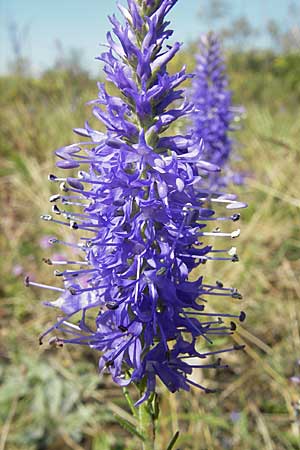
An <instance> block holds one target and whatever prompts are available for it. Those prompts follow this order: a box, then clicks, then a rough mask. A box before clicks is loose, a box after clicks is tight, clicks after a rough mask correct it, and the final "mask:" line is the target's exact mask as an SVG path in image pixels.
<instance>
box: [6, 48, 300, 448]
mask: <svg viewBox="0 0 300 450" xmlns="http://www.w3.org/2000/svg"><path fill="white" fill-rule="evenodd" d="M297 57H298V59H297ZM297 57H296V56H295V55H291V56H290V55H287V56H286V57H284V56H281V57H274V55H273V56H272V55H269V54H263V53H259V54H256V55H255V54H252V53H249V54H248V55H231V57H230V58H229V72H230V76H231V82H232V83H231V87H232V89H233V90H234V91H235V100H236V103H241V104H243V105H244V106H245V107H246V110H247V113H246V115H245V118H244V120H243V125H242V129H241V131H239V132H238V134H237V136H236V137H237V139H238V140H239V142H240V148H239V154H240V159H239V160H237V161H236V163H235V166H236V168H237V169H239V170H240V169H241V170H243V171H245V172H247V174H248V178H247V182H246V184H245V186H241V187H236V186H233V187H232V188H231V191H234V192H237V191H238V192H239V196H240V198H241V199H242V200H243V201H246V202H247V203H248V204H249V207H248V208H247V210H244V211H243V214H242V220H241V231H242V232H241V236H240V238H239V239H238V240H237V241H236V245H237V247H238V249H239V256H240V262H239V263H237V264H230V263H228V264H221V263H220V262H219V263H215V264H207V265H206V266H205V268H204V269H203V266H201V270H202V271H204V274H205V275H206V277H207V280H210V281H215V280H222V281H223V282H224V283H226V285H232V286H235V287H238V288H239V290H240V291H241V292H242V293H243V297H244V299H243V300H242V301H241V300H233V299H232V300H226V301H220V300H218V301H217V300H215V301H212V302H210V306H208V308H210V310H211V311H214V310H216V311H231V312H238V311H239V310H240V309H243V310H244V311H246V312H247V320H246V321H245V322H244V323H243V324H241V325H239V327H238V329H237V331H236V332H235V334H234V335H233V337H232V338H230V341H231V342H232V340H233V341H234V342H236V343H237V344H240V343H245V344H246V347H245V350H244V351H239V352H234V353H230V354H228V355H227V357H226V358H224V359H225V360H226V362H228V363H229V364H230V368H229V369H228V370H225V371H219V372H214V371H213V370H211V371H209V372H205V373H199V374H197V377H199V379H201V382H202V383H204V384H205V385H207V386H209V387H213V388H217V389H218V390H219V392H218V393H217V394H210V395H205V394H203V393H202V392H200V391H198V390H192V391H191V393H188V394H186V393H180V394H175V395H174V394H173V395H171V394H169V393H167V392H166V391H165V390H164V389H163V388H160V389H161V391H160V392H161V394H162V395H161V420H160V425H159V430H158V434H157V436H158V437H157V440H158V450H165V448H166V446H167V443H168V441H169V439H170V437H171V435H172V433H173V434H174V433H175V431H176V430H177V429H179V430H180V431H181V434H180V438H179V440H178V445H177V447H178V449H181V450H219V449H231V450H297V449H300V327H299V325H300V308H299V297H300V258H299V256H300V235H299V226H300V176H299V168H300V146H299V142H300V120H299V113H300V107H299V100H300V73H299V68H300V57H299V55H298V56H297ZM185 58H186V59H187V61H188V62H189V63H190V61H192V58H191V57H190V55H189V54H186V55H185ZM181 61H182V59H181ZM295 61H296V62H295ZM297 61H298V62H297ZM176 64H179V61H177V62H175V65H176ZM190 64H191V65H192V63H190ZM0 93H1V99H2V107H1V109H0V118H1V134H0V148H1V150H0V151H1V164H0V167H1V168H0V174H1V189H0V197H1V238H0V241H1V255H2V256H1V260H0V264H1V282H0V285H1V287H0V292H1V303H0V321H1V340H0V354H1V367H0V384H1V388H0V424H1V432H0V450H4V449H5V450H46V449H47V450H125V449H126V450H136V449H138V448H139V444H138V440H137V438H135V437H134V436H132V434H131V433H130V430H131V431H132V430H134V429H135V428H136V423H135V420H134V419H133V418H132V417H131V416H130V414H129V410H128V408H127V406H126V404H125V402H124V400H123V397H122V393H121V390H120V388H119V387H118V386H115V385H113V384H112V382H111V381H110V379H109V378H108V377H103V378H99V376H98V374H97V354H96V353H95V352H93V351H91V350H87V349H86V348H84V349H80V348H75V347H68V346H65V347H64V348H62V349H55V348H52V347H50V346H49V347H48V345H47V344H46V343H45V344H44V345H43V346H39V343H38V336H39V334H40V333H41V332H42V331H43V330H44V329H45V328H46V327H49V326H50V325H51V324H52V323H53V322H54V321H55V320H56V313H55V311H54V310H52V309H49V308H45V307H44V306H43V305H42V301H45V300H47V299H48V300H49V299H50V297H49V295H47V293H46V294H44V293H43V292H42V293H41V291H40V290H36V289H34V288H32V289H26V288H25V287H24V285H23V278H24V276H25V275H26V274H30V275H31V277H32V278H34V279H35V280H36V281H37V280H38V281H41V282H45V283H47V281H48V282H50V280H52V279H53V278H52V277H53V275H52V269H51V267H49V266H47V265H45V264H44V263H43V262H42V258H43V257H48V256H50V255H51V254H53V253H55V254H56V255H57V256H58V257H59V256H61V254H62V253H63V254H64V255H66V250H65V248H61V247H59V246H58V247H55V246H52V247H51V248H48V245H47V239H45V236H48V237H49V236H53V235H55V236H61V237H65V236H66V234H64V235H62V234H61V233H62V231H63V230H61V229H60V228H59V227H54V226H51V224H48V223H47V222H42V221H41V220H39V216H40V215H41V214H43V213H48V212H49V211H50V206H49V204H48V198H49V196H50V195H51V194H54V193H55V192H56V186H53V185H52V184H50V183H49V182H48V181H47V175H48V173H51V172H53V171H55V173H59V171H58V170H55V168H54V164H55V158H54V155H53V150H54V149H56V148H58V147H59V146H61V145H64V144H67V143H70V142H74V140H75V139H76V137H75V136H74V135H73V133H72V128H73V127H76V126H78V127H80V126H82V125H83V123H84V121H85V120H86V119H87V118H89V117H90V116H91V111H90V107H88V106H86V105H85V102H86V101H87V100H89V99H92V98H95V97H96V95H97V88H96V84H95V81H94V80H90V79H89V78H88V77H87V76H86V75H85V74H82V75H80V74H79V75H78V74H77V75H76V76H75V75H74V74H72V73H71V72H68V71H65V72H63V71H61V72H58V71H57V72H55V71H49V72H48V73H47V74H44V76H43V77H41V78H40V79H33V78H28V77H21V76H16V75H11V76H7V77H2V78H1V79H0ZM70 239H72V235H70ZM241 302H242V303H241ZM222 345H226V342H225V341H224V339H223V338H222V339H219V340H216V341H215V344H214V346H215V347H216V348H218V347H220V346H222ZM132 395H133V397H136V394H135V392H134V391H133V392H132ZM126 420H128V421H129V424H130V426H129V425H126V426H125V425H124V424H125V421H126ZM121 425H123V426H121ZM177 447H176V448H177Z"/></svg>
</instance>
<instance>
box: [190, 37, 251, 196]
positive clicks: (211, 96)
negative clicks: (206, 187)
mask: <svg viewBox="0 0 300 450" xmlns="http://www.w3.org/2000/svg"><path fill="white" fill-rule="evenodd" d="M189 96H190V101H192V103H193V104H194V105H195V111H194V112H193V114H192V115H191V119H192V120H191V122H192V125H191V126H192V128H193V132H194V133H195V134H196V135H198V136H201V138H202V139H203V140H204V153H203V157H204V158H205V159H206V160H207V161H209V162H211V163H213V164H216V165H218V166H219V167H220V168H222V172H221V173H218V174H211V175H210V176H209V177H208V178H209V181H210V189H214V188H215V189H217V188H220V187H225V186H226V185H227V184H228V182H230V181H233V182H235V183H241V182H242V180H243V176H242V174H239V173H233V172H232V170H231V167H230V164H231V162H232V161H231V160H232V156H233V146H234V141H233V139H232V138H231V136H230V133H231V132H232V131H235V130H236V129H237V122H238V121H239V120H240V118H241V115H242V113H243V112H244V108H242V107H241V106H234V105H233V103H232V92H231V91H230V89H229V87H228V78H227V74H226V65H225V63H224V58H223V55H222V49H221V45H220V42H219V39H218V37H217V35H216V34H215V33H213V32H209V33H207V34H204V35H203V36H201V38H200V40H199V43H198V51H197V54H196V68H195V77H194V78H193V81H192V87H191V88H190V89H189Z"/></svg>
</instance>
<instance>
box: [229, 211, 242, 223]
mask: <svg viewBox="0 0 300 450" xmlns="http://www.w3.org/2000/svg"><path fill="white" fill-rule="evenodd" d="M240 217H241V215H240V214H238V213H236V214H232V216H231V220H232V221H233V222H237V221H238V220H240Z"/></svg>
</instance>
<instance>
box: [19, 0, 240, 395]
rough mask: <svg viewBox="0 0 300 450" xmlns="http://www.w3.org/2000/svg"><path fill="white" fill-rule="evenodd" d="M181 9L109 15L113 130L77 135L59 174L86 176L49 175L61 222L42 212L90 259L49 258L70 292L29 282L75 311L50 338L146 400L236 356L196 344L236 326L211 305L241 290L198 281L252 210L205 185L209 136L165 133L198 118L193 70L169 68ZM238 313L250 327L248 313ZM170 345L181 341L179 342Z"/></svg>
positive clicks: (96, 107)
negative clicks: (171, 16)
mask: <svg viewBox="0 0 300 450" xmlns="http://www.w3.org/2000/svg"><path fill="white" fill-rule="evenodd" d="M175 3H176V0H162V1H161V0H159V1H157V0H152V1H150V0H140V1H138V2H135V1H134V0H128V8H127V9H126V8H124V7H120V10H121V12H122V14H123V16H124V19H125V20H124V24H123V25H122V24H121V23H120V22H119V21H118V20H117V18H116V17H115V16H113V17H111V18H110V21H111V23H112V26H113V34H114V37H113V35H112V34H111V33H108V34H107V40H108V43H109V46H108V50H107V51H106V52H104V53H102V55H101V56H100V57H99V60H101V61H103V62H104V72H105V75H106V78H107V80H108V81H110V82H111V83H113V84H114V86H115V88H116V89H117V92H118V94H116V95H111V94H110V93H109V92H108V90H107V88H106V86H105V85H104V84H102V83H99V84H98V88H99V94H98V98H97V99H96V100H93V101H92V102H90V103H91V104H92V105H93V113H94V116H95V117H96V118H97V119H98V120H99V121H100V122H101V124H102V125H105V127H106V132H105V133H102V132H100V131H98V130H96V129H93V128H91V127H90V125H89V124H88V123H86V125H85V127H84V128H77V129H75V132H76V133H77V134H79V135H81V136H83V137H84V138H85V140H83V141H82V142H79V143H77V144H72V145H69V146H66V147H63V148H60V149H59V150H57V151H56V154H57V156H58V157H59V158H60V159H61V161H59V162H58V163H57V166H58V167H60V168H62V169H74V168H79V172H78V177H77V178H74V177H67V178H61V177H57V176H56V175H53V174H51V175H50V176H49V179H50V181H51V182H54V183H55V182H58V183H59V184H60V189H61V193H60V194H59V195H56V196H52V197H51V198H50V201H51V202H52V203H53V204H54V206H53V214H54V215H53V216H51V215H46V216H43V219H45V220H51V221H53V222H56V223H58V224H60V225H63V226H67V227H71V228H72V229H73V230H74V232H76V233H78V238H79V239H78V243H77V244H74V243H68V242H62V241H59V240H58V239H52V241H51V242H52V243H55V244H56V243H61V244H65V245H67V246H69V247H71V248H74V249H75V250H76V252H78V251H79V252H80V251H81V252H82V259H79V260H78V256H77V258H75V260H71V261H52V260H51V259H46V260H45V261H46V262H47V263H48V264H50V265H51V264H52V265H55V266H58V267H59V265H60V266H61V270H55V275H56V276H58V277H59V278H60V279H62V280H63V287H60V288H57V287H51V286H46V285H38V284H37V283H33V282H31V281H30V280H29V279H26V284H27V285H30V284H32V285H35V286H39V287H41V288H45V289H47V290H49V292H54V291H59V293H60V294H59V297H58V299H56V300H54V301H53V300H49V301H48V302H46V304H47V305H48V306H52V307H56V308H60V309H61V310H62V312H63V313H64V314H65V315H64V316H63V317H60V319H59V320H58V321H57V322H56V323H55V324H54V325H53V326H52V327H51V328H50V329H49V330H47V331H45V333H44V334H43V335H42V336H41V342H42V341H43V339H44V337H45V336H46V335H49V334H50V333H54V334H56V333H58V332H60V335H61V337H55V338H54V339H53V338H51V339H50V342H51V343H55V344H58V345H62V344H64V343H73V344H81V345H86V346H89V347H91V348H93V349H95V350H97V351H99V353H100V361H99V367H100V370H101V371H109V372H110V373H111V375H112V377H113V380H114V381H115V382H116V383H118V384H119V385H126V384H128V383H130V382H131V381H133V382H135V383H137V384H138V385H139V386H140V387H141V391H142V394H143V395H142V397H141V399H140V401H139V402H142V401H144V400H145V399H147V398H148V397H149V395H150V394H151V393H152V392H153V391H155V385H156V379H157V377H159V378H160V379H161V380H162V382H163V383H164V384H165V385H166V386H167V388H168V389H169V390H170V391H172V392H175V391H177V390H178V389H186V390H188V389H189V388H190V385H194V384H195V383H194V382H193V381H192V380H191V379H190V374H191V373H192V371H193V368H194V367H199V366H201V367H213V368H219V367H222V366H221V364H220V362H219V360H218V362H217V363H216V362H215V360H214V361H207V358H208V357H209V356H210V355H212V356H213V357H214V355H216V354H218V353H223V352H227V351H230V350H232V349H231V348H229V349H225V350H220V351H219V352H218V351H211V352H207V350H205V351H203V352H202V353H201V352H200V351H199V350H198V349H197V345H198V344H197V342H198V341H199V339H200V340H203V342H204V343H205V342H206V343H211V339H212V338H213V336H214V335H218V336H219V335H226V334H231V333H232V331H233V329H234V326H233V325H232V323H233V322H232V323H231V324H229V325H226V324H224V320H227V318H229V319H230V321H232V319H233V317H235V316H231V315H229V314H217V315H216V314H212V313H209V312H206V311H205V310H204V307H205V302H206V300H204V299H205V298H206V297H208V298H209V296H211V295H213V296H219V297H220V299H221V298H223V297H229V298H239V295H240V294H238V292H237V291H236V290H235V289H232V288H225V287H223V285H222V284H221V283H216V284H215V285H209V284H204V283H203V279H202V277H200V278H198V280H196V281H193V282H192V281H190V280H189V275H190V273H191V271H192V270H193V269H194V268H196V267H197V266H198V265H199V264H201V263H203V264H204V263H205V262H206V261H209V260H214V259H216V260H229V261H235V260H237V257H236V252H235V250H232V249H231V250H230V249H224V250H215V249H212V247H211V246H210V245H209V238H210V236H211V235H213V236H214V237H215V238H216V237H218V236H219V237H220V238H221V240H222V239H223V238H224V237H225V238H226V237H228V238H229V239H230V238H234V237H235V236H236V235H237V234H238V233H236V232H232V233H222V232H221V231H220V230H219V229H218V228H216V229H211V228H210V227H209V230H208V231H205V230H206V226H207V225H210V224H213V223H222V221H227V220H229V221H236V220H238V218H239V215H238V214H237V213H235V214H233V215H232V211H231V210H232V209H234V208H241V207H244V206H245V205H244V204H242V203H240V202H238V201H236V199H235V197H234V196H232V195H226V194H224V193H220V192H213V193H212V192H210V191H209V190H207V189H206V188H203V189H200V190H199V186H201V176H202V175H203V174H205V173H207V171H216V170H219V169H218V167H217V166H216V165H214V164H211V163H209V162H207V161H205V160H203V159H202V156H203V146H202V142H201V140H200V138H199V139H198V142H197V141H196V140H195V136H191V135H182V136H181V135H180V136H178V135H176V136H174V135H172V134H168V133H167V131H168V129H169V127H170V125H171V124H172V123H173V122H174V121H176V120H178V119H180V118H182V117H183V116H186V115H187V114H190V113H191V111H192V107H191V105H190V103H189V102H187V101H186V100H184V99H183V90H182V89H177V88H178V87H179V86H180V84H181V83H182V82H183V81H185V80H186V79H187V78H188V77H189V75H188V74H186V72H185V69H184V68H183V69H182V70H181V71H180V72H178V73H175V74H169V73H168V71H167V63H168V62H169V61H170V60H171V59H172V58H173V56H174V55H175V54H176V53H177V52H178V50H179V48H180V44H179V43H175V44H173V45H168V46H167V45H165V41H166V40H167V39H168V38H169V37H170V36H171V34H172V31H171V30H169V29H168V22H166V21H165V16H166V14H167V13H168V12H169V11H170V9H171V8H172V7H173V6H174V5H175ZM175 101H176V102H175ZM58 203H61V206H58ZM211 205H213V206H215V205H220V207H222V206H226V210H227V214H225V216H221V217H219V216H217V215H216V214H215V211H214V210H213V209H212V207H211ZM69 207H71V209H69ZM72 207H74V208H73V209H72ZM80 209H81V210H82V212H78V210H80ZM54 217H57V219H56V218H54ZM218 221H221V222H218ZM90 310H94V311H96V319H95V322H94V323H93V321H92V320H91V319H90V320H88V319H87V317H88V316H89V315H90V314H89V312H90ZM78 313H80V314H81V319H80V321H79V322H78V321H77V322H76V324H75V323H73V322H72V318H73V317H75V315H76V319H77V320H78ZM236 318H237V319H238V320H244V314H243V313H241V314H238V315H237V316H236ZM188 336H190V338H189V339H188ZM172 342H177V343H176V345H175V346H174V347H172ZM191 357H199V358H200V364H191V363H189V362H188V361H189V358H191ZM185 358H186V360H185ZM204 360H205V361H204ZM199 387H200V388H201V389H203V390H205V391H209V390H207V389H206V388H205V387H203V386H200V385H199Z"/></svg>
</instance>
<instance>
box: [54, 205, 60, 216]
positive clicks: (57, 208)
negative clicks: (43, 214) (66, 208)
mask: <svg viewBox="0 0 300 450" xmlns="http://www.w3.org/2000/svg"><path fill="white" fill-rule="evenodd" d="M52 212H54V213H55V214H61V211H60V209H59V207H58V206H57V205H54V206H52Z"/></svg>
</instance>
